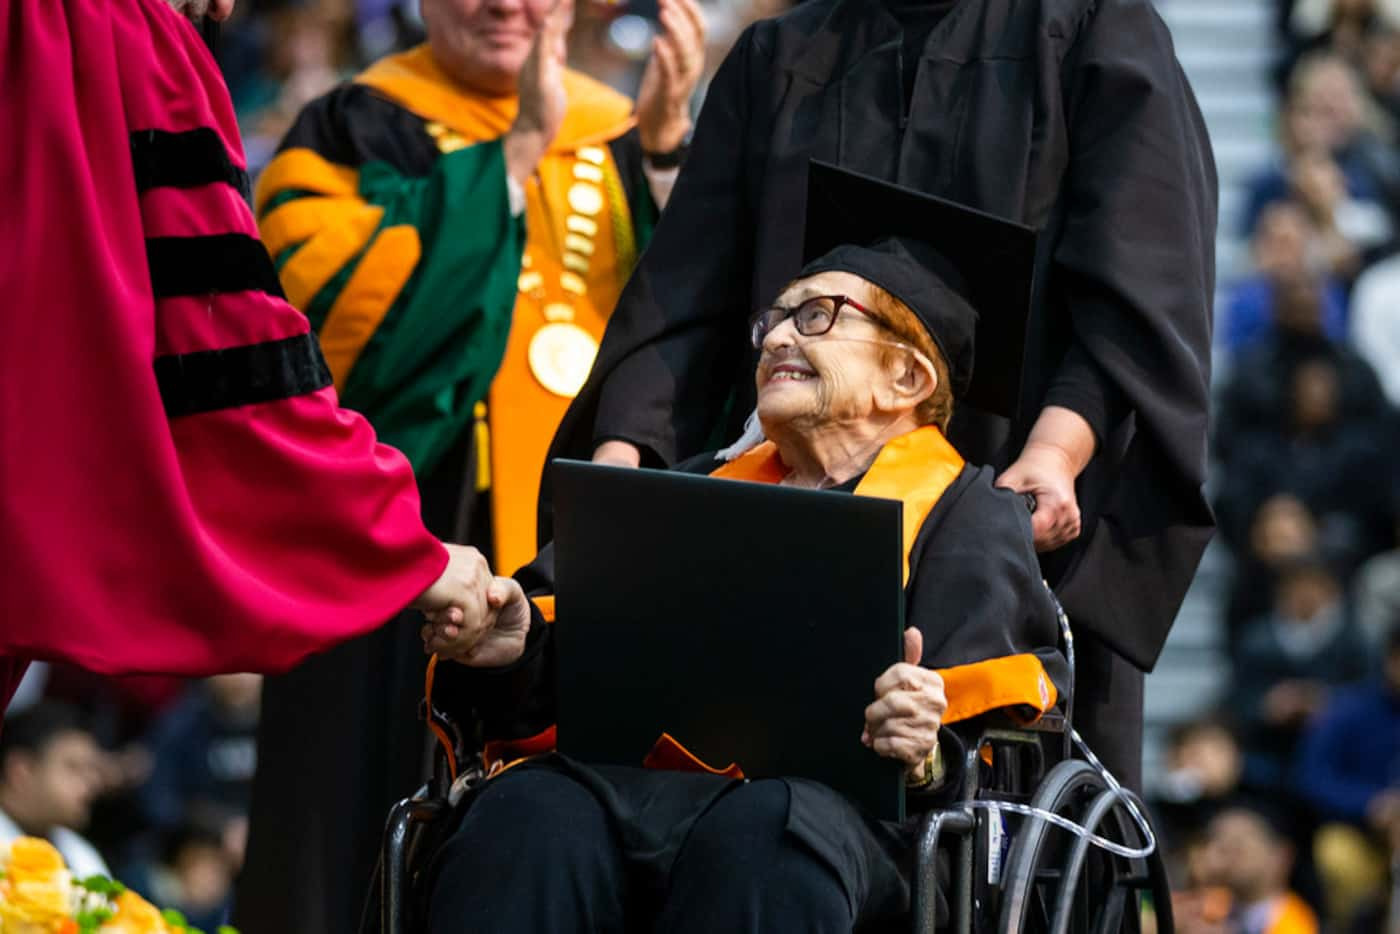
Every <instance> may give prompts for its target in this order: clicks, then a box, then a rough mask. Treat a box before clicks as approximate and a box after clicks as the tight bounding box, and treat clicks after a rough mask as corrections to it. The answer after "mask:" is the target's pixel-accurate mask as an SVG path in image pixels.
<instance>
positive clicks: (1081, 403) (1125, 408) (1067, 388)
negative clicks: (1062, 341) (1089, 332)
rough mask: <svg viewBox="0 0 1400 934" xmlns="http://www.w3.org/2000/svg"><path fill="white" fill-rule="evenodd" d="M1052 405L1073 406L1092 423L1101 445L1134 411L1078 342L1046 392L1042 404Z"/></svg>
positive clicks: (1073, 409) (1043, 405) (1074, 410)
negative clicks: (1130, 412) (1130, 411)
mask: <svg viewBox="0 0 1400 934" xmlns="http://www.w3.org/2000/svg"><path fill="white" fill-rule="evenodd" d="M1052 405H1055V406H1059V407H1061V408H1065V409H1069V410H1070V411H1071V412H1074V413H1076V414H1077V415H1079V416H1080V417H1081V418H1083V419H1084V421H1086V422H1088V423H1089V428H1090V429H1091V430H1092V431H1093V432H1094V439H1095V440H1096V441H1097V442H1098V446H1099V447H1100V448H1102V447H1103V446H1104V445H1105V444H1106V443H1107V441H1108V438H1109V437H1110V436H1111V435H1112V434H1113V432H1114V430H1115V429H1116V428H1117V427H1118V425H1119V424H1120V423H1121V422H1122V421H1123V419H1125V418H1126V417H1127V416H1128V412H1129V410H1130V407H1129V405H1128V401H1127V399H1126V398H1125V397H1124V396H1123V393H1122V391H1121V390H1119V388H1118V387H1117V386H1116V385H1114V384H1113V382H1112V381H1111V380H1110V379H1109V378H1108V375H1107V374H1105V373H1104V372H1103V370H1102V369H1100V367H1099V366H1098V364H1096V363H1094V361H1093V359H1092V358H1090V357H1089V355H1088V353H1087V352H1085V350H1084V349H1083V348H1082V347H1081V346H1080V345H1079V344H1077V343H1076V344H1075V345H1073V346H1072V347H1070V349H1069V352H1068V353H1066V354H1065V358H1064V360H1063V362H1061V364H1060V369H1059V372H1057V373H1056V374H1055V379H1054V381H1053V382H1052V383H1051V384H1050V389H1049V390H1048V391H1047V392H1046V394H1045V399H1044V401H1043V403H1042V407H1046V406H1052Z"/></svg>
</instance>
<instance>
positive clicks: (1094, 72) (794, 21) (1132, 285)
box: [541, 0, 1216, 783]
mask: <svg viewBox="0 0 1400 934" xmlns="http://www.w3.org/2000/svg"><path fill="white" fill-rule="evenodd" d="M894 6H895V7H896V8H898V7H904V6H908V4H904V3H895V4H894ZM896 12H900V13H901V15H903V13H902V11H900V10H898V9H896ZM906 21H909V22H911V28H918V23H914V22H913V21H912V20H907V18H906ZM908 47H909V43H908V42H906V41H905V39H904V35H903V31H902V29H901V26H900V24H899V21H898V20H897V19H896V18H895V17H894V16H893V15H891V13H890V12H889V9H887V7H886V6H885V5H883V4H880V3H875V2H871V0H811V2H808V3H804V4H802V5H800V6H799V7H797V8H796V9H795V10H793V11H792V12H790V13H788V14H786V15H784V16H782V17H779V18H777V19H774V20H767V21H762V22H759V23H756V24H754V25H753V26H751V27H750V28H749V29H748V30H747V31H746V32H745V33H744V34H743V36H741V37H740V39H739V40H738V42H737V43H736V45H735V47H734V50H733V51H732V52H731V53H730V55H729V57H728V58H727V59H726V61H725V62H724V64H723V65H722V66H721V68H720V70H719V72H718V74H717V75H716V77H715V80H714V82H713V84H712V86H711V88H710V91H709V94H708V96H707V98H706V103H705V107H704V109H703V111H702V113H701V116H700V119H699V123H698V126H697V128H696V133H695V140H694V145H693V147H692V149H691V154H690V157H689V160H688V161H687V164H686V167H685V170H684V171H683V172H682V173H681V176H680V179H679V180H678V182H677V185H676V188H675V190H674V191H673V194H672V198H671V201H670V202H669V203H668V207H667V212H666V215H665V216H664V217H663V218H662V220H661V222H660V224H659V225H658V227H657V230H656V233H655V236H654V238H653V240H652V242H651V244H650V246H649V247H648V250H647V252H646V254H645V255H644V257H643V259H642V261H641V263H640V264H639V266H638V268H637V270H636V272H635V273H634V275H633V277H632V280H631V282H630V283H629V285H628V287H627V289H626V290H625V291H624V292H623V295H622V299H621V301H620V302H619V305H618V308H617V310H616V311H615V313H614V315H613V318H612V319H611V321H610V324H609V327H608V331H607V334H606V335H605V337H604V340H603V342H602V348H601V350H600V353H599V357H598V360H597V363H596V365H595V367H594V369H593V372H592V375H591V377H590V379H589V381H588V384H587V385H586V386H585V387H584V390H583V392H582V393H581V394H580V395H579V396H578V398H577V399H576V400H575V401H574V405H573V406H572V408H571V409H570V411H569V413H568V415H567V416H566V418H565V420H564V422H563V424H562V425H561V427H560V430H559V433H558V434H557V435H556V437H555V442H554V447H553V454H554V455H555V456H573V457H587V456H589V455H590V454H591V452H592V450H593V448H594V446H595V445H596V444H597V443H599V442H601V441H603V440H606V439H610V438H619V439H624V440H627V441H631V442H633V443H635V444H637V445H638V446H639V447H640V448H641V449H642V450H643V458H644V463H652V464H672V463H676V462H677V461H679V460H683V459H684V458H686V457H689V456H692V455H693V454H695V453H696V452H698V451H701V450H704V449H706V448H708V447H713V446H715V445H716V444H719V443H723V442H725V441H728V440H730V439H732V438H733V437H735V436H737V434H738V431H739V425H740V423H741V422H742V421H743V419H744V417H745V415H747V413H748V412H749V411H750V410H751V408H752V405H753V401H754V395H753V386H752V381H751V380H750V379H749V374H750V373H751V372H752V362H753V352H752V349H751V348H750V346H749V344H748V341H747V337H748V331H747V327H746V321H747V318H748V316H749V315H750V314H751V313H752V312H753V310H754V309H755V308H757V307H759V306H760V305H761V304H762V303H764V302H766V301H769V300H771V299H772V297H773V296H774V295H776V294H778V292H779V291H780V290H781V288H782V287H783V285H784V284H785V283H787V282H788V281H789V280H790V279H791V278H792V277H793V276H794V275H795V274H796V273H797V272H798V270H799V269H800V268H801V264H802V236H801V230H802V218H803V216H804V211H805V203H806V176H807V166H808V163H809V160H811V159H820V160H823V161H826V162H831V163H835V164H837V165H839V166H841V167H843V168H849V169H853V170H856V171H859V172H863V173H865V174H868V175H873V176H875V177H878V178H882V179H886V180H890V181H894V182H897V183H899V184H901V185H904V186H907V187H910V188H915V189H919V190H922V191H926V192H928V193H931V194H935V195H939V196H941V197H944V198H948V199H950V200H954V201H958V202H961V203H964V204H967V205H969V206H971V207H974V208H978V209H981V210H984V211H987V212H989V213H991V214H994V215H997V216H1000V217H1004V218H1007V219H1009V220H1013V221H1018V222H1021V223H1024V224H1027V225H1029V226H1032V227H1035V228H1037V229H1039V230H1041V231H1042V235H1041V238H1040V253H1039V255H1038V257H1037V271H1038V280H1037V286H1036V292H1035V309H1034V311H1033V313H1032V316H1031V321H1030V325H1029V329H1028V336H1027V353H1026V364H1025V379H1024V382H1023V385H1022V394H1021V404H1020V406H1019V412H1018V415H1017V417H1016V418H1015V419H1012V420H1007V419H1002V418H998V417H994V416H991V415H987V414H984V413H979V412H977V411H976V410H973V409H971V408H968V407H963V408H962V409H960V411H959V415H958V416H957V417H955V418H954V422H953V425H952V426H951V428H950V432H949V435H950V438H951V439H952V440H953V442H954V443H955V444H956V445H957V446H958V448H959V450H961V451H962V452H963V453H964V454H965V455H966V456H967V458H968V460H969V462H972V463H984V464H988V465H991V466H993V467H995V468H997V469H1004V468H1005V467H1006V466H1008V465H1009V464H1010V463H1011V462H1012V460H1014V459H1015V456H1016V455H1017V454H1018V453H1019V451H1020V447H1021V444H1022V442H1023V441H1024V439H1025V436H1026V434H1027V433H1028V432H1029V430H1030V427H1031V425H1032V424H1033V423H1034V421H1035V418H1036V417H1037V415H1038V414H1039V412H1040V411H1041V409H1042V408H1044V407H1045V406H1047V405H1052V404H1053V405H1060V406H1064V407H1067V408H1070V409H1072V410H1074V411H1076V412H1078V413H1079V414H1080V415H1082V416H1083V417H1084V418H1085V419H1086V421H1087V422H1088V423H1089V424H1090V425H1091V426H1092V427H1093V429H1094V432H1095V434H1096V437H1097V439H1098V442H1099V444H1098V453H1097V454H1096V456H1095V458H1094V459H1093V461H1092V462H1091V463H1090V464H1089V466H1088V468H1087V469H1086V470H1085V471H1084V473H1083V474H1082V475H1081V477H1080V479H1079V482H1078V485H1077V489H1078V497H1079V504H1080V507H1081V509H1082V512H1083V532H1082V534H1081V535H1080V537H1079V539H1078V540H1077V541H1075V542H1074V543H1073V544H1071V545H1069V546H1066V547H1065V548H1062V549H1059V550H1058V551H1056V552H1054V553H1051V554H1048V555H1044V556H1042V559H1041V564H1042V569H1043V572H1044V574H1045V576H1046V578H1047V579H1048V580H1049V581H1050V583H1051V584H1052V585H1053V586H1054V588H1055V590H1056V592H1057V593H1058V594H1059V596H1060V599H1061V601H1062V602H1063V603H1064V605H1065V607H1066V608H1067V610H1068V611H1069V614H1070V617H1071V619H1072V621H1073V622H1074V623H1075V624H1076V627H1077V629H1076V631H1077V633H1078V634H1079V636H1080V642H1079V647H1080V660H1081V666H1080V669H1079V671H1080V684H1079V685H1078V693H1079V698H1078V700H1079V703H1078V704H1077V709H1078V710H1079V712H1080V715H1081V719H1080V723H1081V725H1082V726H1083V727H1085V728H1086V729H1085V732H1086V734H1088V735H1089V737H1090V739H1091V742H1093V743H1094V744H1095V745H1096V747H1097V748H1098V749H1099V750H1100V751H1101V752H1102V753H1103V754H1105V755H1106V757H1107V758H1108V760H1109V761H1110V763H1111V765H1112V766H1113V768H1114V770H1115V771H1116V772H1117V773H1118V774H1120V775H1121V776H1123V777H1124V778H1126V779H1127V780H1128V781H1129V782H1130V783H1136V782H1137V781H1138V777H1139V772H1140V762H1139V760H1140V745H1141V695H1142V676H1141V671H1142V670H1147V669H1150V668H1151V667H1152V665H1153V664H1154V663H1155V661H1156V658H1157V656H1158V654H1159V652H1160V651H1161V647H1162V644H1163V641H1164V640H1165V637H1166V633H1167V631H1168V629H1169V628H1170V626H1171V623H1172V620H1173V619H1174V617H1175V614H1176V611H1177V609H1178V608H1179V606H1180V604H1181V601H1182V598H1183V597H1184V595H1185V592H1186V588H1187V586H1188V584H1189V583H1190V580H1191V577H1192V575H1193V574H1194V572H1195V568H1196V565H1197V563H1198V561H1199V559H1200V555H1201V553H1202V551H1203V550H1204V548H1205V545H1206V542H1207V541H1208V540H1209V538H1210V536H1211V534H1212V531H1213V528H1214V517H1213V515H1212V513H1211V510H1210V508H1209V506H1208V504H1207V502H1206V500H1205V498H1204V496H1203V493H1202V484H1203V481H1204V478H1205V470H1206V429H1207V405H1208V389H1209V381H1210V378H1209V377H1210V374H1209V362H1210V355H1209V349H1210V336H1211V298H1212V293H1213V290H1214V280H1215V270H1214V236H1215V227H1216V175H1215V167H1214V163H1213V160H1212V156H1211V152H1210V147H1209V142H1208V140H1207V136H1206V130H1205V126H1204V123H1203V121H1202V119H1201V116H1200V112H1199V110H1198V108H1197V106H1196V102H1195V99H1194V97H1193V95H1192V93H1191V89H1190V87H1189V86H1188V84H1187V81H1186V79H1185V76H1184V75H1183V73H1182V71H1181V68H1180V66H1179V64H1178V63H1177V61H1176V59H1175V57H1174V55H1173V51H1172V45H1171V40H1170V37H1169V35H1168V33H1167V29H1166V27H1165V25H1164V24H1163V23H1162V21H1161V19H1160V17H1159V16H1158V15H1157V13H1156V12H1155V10H1154V9H1153V6H1152V4H1151V3H1150V2H1149V0H959V2H957V3H956V4H954V5H953V6H952V8H951V9H950V10H949V11H947V13H946V15H944V16H942V17H941V19H939V20H938V22H937V24H936V25H934V26H932V27H931V31H930V32H929V34H928V36H927V39H926V40H925V41H924V44H923V54H922V57H921V58H920V59H919V60H918V61H912V60H910V57H909V56H908V55H907V54H906V49H907V48H908ZM911 71H912V76H911V74H910V73H911ZM697 230H703V231H705V232H706V235H705V236H704V238H703V239H697V238H696V237H695V235H694V232H695V231H697ZM546 479H547V478H546ZM541 520H542V521H541V526H542V531H541V535H542V538H544V539H547V538H548V536H549V489H548V487H547V486H546V487H545V489H544V491H543V494H542V503H541ZM1129 663H1131V664H1129Z"/></svg>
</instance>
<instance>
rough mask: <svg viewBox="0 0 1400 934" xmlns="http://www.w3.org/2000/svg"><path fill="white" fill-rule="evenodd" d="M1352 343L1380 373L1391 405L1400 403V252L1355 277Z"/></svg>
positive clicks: (1352, 298)
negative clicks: (1357, 277)
mask: <svg viewBox="0 0 1400 934" xmlns="http://www.w3.org/2000/svg"><path fill="white" fill-rule="evenodd" d="M1329 333H1330V332H1329ZM1351 342H1352V346H1353V347H1355V348H1356V352H1357V353H1358V354H1360V355H1361V357H1362V359H1364V360H1366V362H1367V363H1369V364H1370V365H1371V366H1372V368H1374V369H1375V371H1376V373H1378V374H1379V375H1380V380H1381V384H1382V385H1383V386H1384V388H1385V393H1386V396H1387V398H1389V400H1390V404H1391V405H1392V406H1400V254H1397V255H1395V256H1392V257H1390V258H1389V259H1386V260H1384V261H1382V262H1380V263H1377V264H1376V265H1374V266H1372V267H1371V268H1370V269H1368V270H1366V272H1364V273H1362V275H1361V277H1360V278H1359V279H1357V280H1356V288H1355V289H1354V290H1353V292H1352V297H1351Z"/></svg>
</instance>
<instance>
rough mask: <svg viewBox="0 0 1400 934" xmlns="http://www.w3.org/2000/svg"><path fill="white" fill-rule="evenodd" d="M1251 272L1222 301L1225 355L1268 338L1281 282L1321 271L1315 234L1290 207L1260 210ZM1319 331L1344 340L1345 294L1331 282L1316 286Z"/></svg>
mask: <svg viewBox="0 0 1400 934" xmlns="http://www.w3.org/2000/svg"><path fill="white" fill-rule="evenodd" d="M1251 248H1252V253H1253V260H1254V270H1253V272H1252V273H1251V274H1250V275H1249V276H1246V277H1245V278H1244V279H1242V280H1240V281H1239V282H1237V283H1235V285H1234V286H1233V287H1232V288H1231V290H1230V297H1229V299H1228V300H1227V301H1228V305H1227V308H1228V310H1227V312H1226V317H1225V329H1224V331H1225V346H1226V348H1227V349H1228V350H1230V352H1231V353H1238V352H1239V351H1241V350H1244V349H1245V348H1248V347H1252V346H1255V345H1256V344H1259V343H1261V342H1262V341H1263V340H1264V339H1265V338H1266V337H1268V336H1269V335H1270V334H1271V333H1272V332H1273V327H1274V319H1275V317H1276V314H1275V310H1274V309H1275V303H1276V300H1277V295H1278V291H1279V283H1280V281H1281V280H1283V281H1286V280H1288V279H1290V278H1297V277H1300V276H1306V275H1308V274H1309V273H1310V272H1313V271H1316V270H1317V269H1318V268H1319V266H1321V265H1322V256H1321V249H1322V245H1321V244H1320V242H1319V237H1318V235H1317V231H1316V229H1315V228H1314V227H1313V224H1312V221H1311V219H1310V218H1309V216H1308V213H1307V211H1306V210H1304V208H1303V207H1302V206H1301V205H1299V204H1298V203H1297V202H1295V201H1276V202H1274V203H1272V204H1269V205H1267V206H1265V207H1264V209H1263V212H1262V213H1261V215H1260V217H1259V224H1258V226H1257V227H1256V228H1255V230H1254V238H1253V240H1252V243H1251ZM1321 293H1322V303H1323V311H1322V329H1323V333H1325V334H1326V335H1327V336H1328V337H1329V338H1331V339H1333V340H1342V339H1343V338H1344V337H1345V336H1346V304H1347V298H1346V291H1345V290H1344V289H1343V288H1342V287H1341V286H1340V285H1339V284H1338V283H1337V282H1336V280H1335V279H1332V278H1331V277H1324V278H1323V279H1322V281H1321Z"/></svg>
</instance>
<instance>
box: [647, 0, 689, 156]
mask: <svg viewBox="0 0 1400 934" xmlns="http://www.w3.org/2000/svg"><path fill="white" fill-rule="evenodd" d="M658 7H659V9H660V17H659V19H660V22H661V35H659V36H657V37H656V39H655V40H654V41H653V42H652V46H651V59H650V60H649V61H648V62H647V67H646V70H645V71H643V72H642V83H641V87H640V88H639V89H638V90H637V132H638V134H639V135H640V136H641V141H642V149H643V150H645V151H646V152H671V151H672V150H673V149H675V148H676V147H678V146H680V144H681V143H682V142H684V141H685V137H686V134H688V133H689V132H690V98H691V95H692V94H694V93H695V86H696V85H697V84H698V83H699V82H700V74H701V72H703V71H704V69H705V17H704V15H703V14H702V13H701V12H700V7H699V5H698V4H696V2H695V0H659V3H658Z"/></svg>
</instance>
